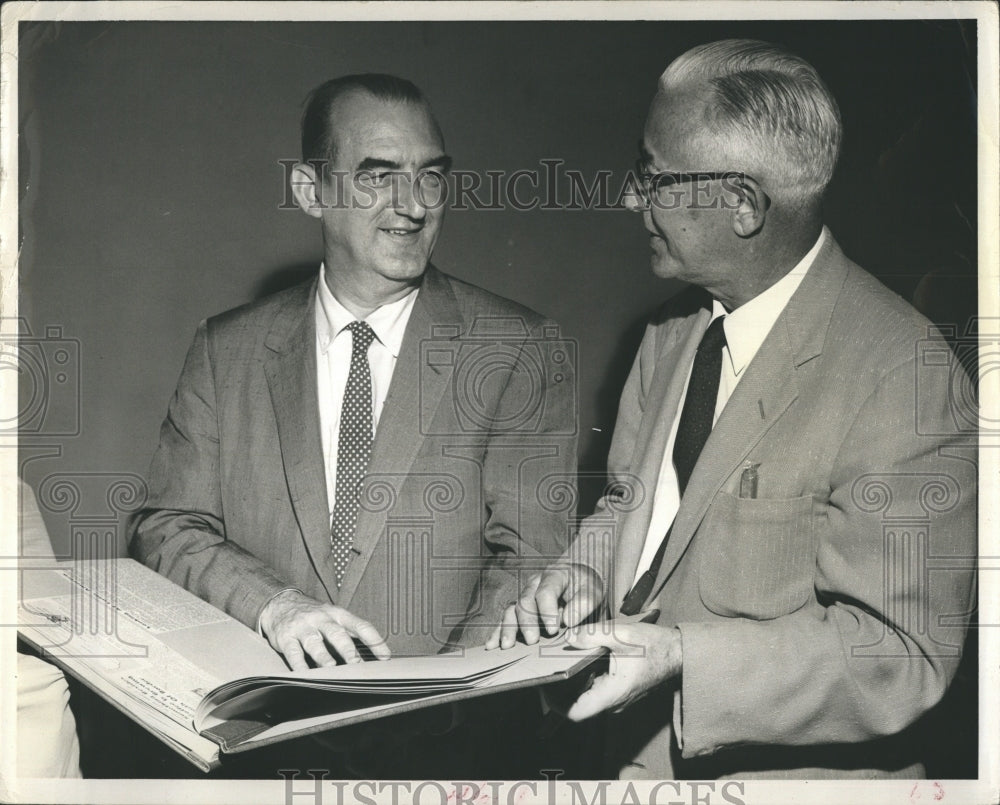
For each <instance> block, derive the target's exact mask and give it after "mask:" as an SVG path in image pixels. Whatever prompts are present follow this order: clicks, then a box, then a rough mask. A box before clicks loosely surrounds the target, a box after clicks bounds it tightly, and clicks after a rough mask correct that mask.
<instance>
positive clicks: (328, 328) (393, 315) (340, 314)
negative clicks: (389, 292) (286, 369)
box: [316, 264, 418, 358]
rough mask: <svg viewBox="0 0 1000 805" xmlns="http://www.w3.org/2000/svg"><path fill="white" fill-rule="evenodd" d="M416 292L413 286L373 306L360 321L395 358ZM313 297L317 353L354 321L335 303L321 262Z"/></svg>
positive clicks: (347, 312)
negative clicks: (393, 297) (406, 291)
mask: <svg viewBox="0 0 1000 805" xmlns="http://www.w3.org/2000/svg"><path fill="white" fill-rule="evenodd" d="M417 291H418V289H417V288H414V289H413V290H412V291H410V292H409V293H408V294H407V295H406V296H404V297H403V298H402V299H397V300H396V301H395V302H390V303H389V304H388V305H382V306H381V307H378V308H375V310H373V311H372V312H371V313H369V314H368V315H367V316H365V319H364V320H365V321H366V322H367V323H368V326H369V327H371V328H372V330H373V331H374V332H375V337H376V338H377V339H378V340H379V342H380V343H381V344H382V345H383V346H384V347H385V348H386V349H388V350H389V352H391V353H392V356H393V357H394V358H398V357H399V350H400V349H401V348H402V345H403V335H404V334H405V332H406V323H407V321H409V318H410V311H411V310H412V309H413V303H414V302H415V301H416V299H417ZM316 298H317V300H318V301H319V304H318V305H317V311H316V338H317V341H318V343H319V349H320V352H322V353H323V354H324V355H325V354H326V352H327V350H328V349H330V345H331V344H332V343H333V342H334V340H335V339H336V338H337V337H338V336H339V335H341V334H342V333H343V332H344V328H346V327H347V325H348V324H350V323H351V322H353V321H357V317H355V315H354V314H353V313H351V311H349V310H348V309H347V308H345V307H344V306H343V305H342V304H341V303H340V302H338V301H337V297H335V296H334V295H333V293H332V292H331V291H330V286H329V285H327V284H326V265H325V264H321V265H320V267H319V285H318V287H317V290H316Z"/></svg>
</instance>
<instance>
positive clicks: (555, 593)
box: [535, 571, 569, 635]
mask: <svg viewBox="0 0 1000 805" xmlns="http://www.w3.org/2000/svg"><path fill="white" fill-rule="evenodd" d="M568 581H569V575H568V574H567V573H566V572H565V571H557V572H552V571H547V572H546V573H545V574H544V575H543V576H542V580H541V582H540V583H539V585H538V589H537V590H536V591H535V605H536V609H537V612H538V614H537V616H536V617H537V618H538V619H539V620H541V622H542V624H543V625H544V626H545V631H546V633H547V634H549V635H554V634H555V633H556V632H558V631H559V617H560V614H561V612H560V609H559V606H560V605H559V602H560V600H561V599H562V597H563V595H564V594H565V592H566V588H567V586H568Z"/></svg>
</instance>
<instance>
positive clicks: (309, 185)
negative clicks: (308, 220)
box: [288, 162, 323, 218]
mask: <svg viewBox="0 0 1000 805" xmlns="http://www.w3.org/2000/svg"><path fill="white" fill-rule="evenodd" d="M288 183H289V185H290V186H291V188H292V196H293V197H294V198H295V203H296V204H298V206H299V209H301V210H302V212H304V213H305V214H306V215H310V216H312V217H313V218H319V217H320V216H322V214H323V204H322V196H321V194H320V188H319V178H318V176H317V174H316V169H315V168H314V167H313V166H312V165H309V164H307V163H305V162H298V163H296V165H295V167H293V168H292V173H291V176H289V178H288Z"/></svg>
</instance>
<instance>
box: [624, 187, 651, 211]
mask: <svg viewBox="0 0 1000 805" xmlns="http://www.w3.org/2000/svg"><path fill="white" fill-rule="evenodd" d="M622 205H623V206H624V207H625V209H626V210H628V211H629V212H645V211H646V210H647V209H649V204H648V203H647V202H646V197H645V195H644V194H643V192H642V190H640V189H639V188H638V187H635V186H634V185H632V186H630V187H629V188H628V189H626V191H625V193H624V194H623V195H622Z"/></svg>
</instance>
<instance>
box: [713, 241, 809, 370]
mask: <svg viewBox="0 0 1000 805" xmlns="http://www.w3.org/2000/svg"><path fill="white" fill-rule="evenodd" d="M825 239H826V227H823V230H822V231H821V232H820V233H819V238H817V239H816V242H815V243H814V244H813V247H812V248H811V249H810V250H809V251H808V252H806V253H805V256H804V257H803V258H802V259H801V260H799V262H798V263H797V264H796V265H795V267H794V268H793V269H792V270H791V271H789V272H788V273H787V274H785V276H783V277H782V278H781V279H780V280H778V281H777V282H776V283H774V285H772V286H771V287H770V288H768V289H767V290H766V291H764V292H763V293H761V294H758V295H757V296H755V297H754V298H753V299H751V300H750V301H749V302H745V303H744V304H742V305H740V306H739V307H738V308H736V310H734V311H733V312H732V313H729V314H728V315H727V314H726V309H725V308H724V307H723V306H722V303H721V302H719V300H718V299H715V300H713V301H712V318H713V319H715V318H717V317H718V316H725V317H726V320H725V322H723V325H722V326H723V328H724V329H725V331H726V347H727V351H728V353H729V360H730V362H731V364H732V369H733V374H734V375H735V376H736V377H739V376H740V374H741V373H742V372H743V370H744V369H745V368H746V367H747V364H749V363H750V361H752V360H753V357H754V355H756V354H757V350H759V349H760V345H761V344H763V343H764V339H765V338H767V334H768V333H769V332H770V331H771V328H772V327H773V326H774V323H775V322H776V321H777V320H778V316H780V315H781V312H782V311H783V310H784V309H785V306H786V305H787V304H788V300H789V299H791V298H792V294H794V293H795V290H796V289H797V288H798V287H799V283H801V282H802V278H803V277H805V275H806V272H807V271H809V268H810V267H811V266H812V264H813V261H815V259H816V255H817V254H819V250H820V248H821V247H822V246H823V241H824V240H825Z"/></svg>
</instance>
